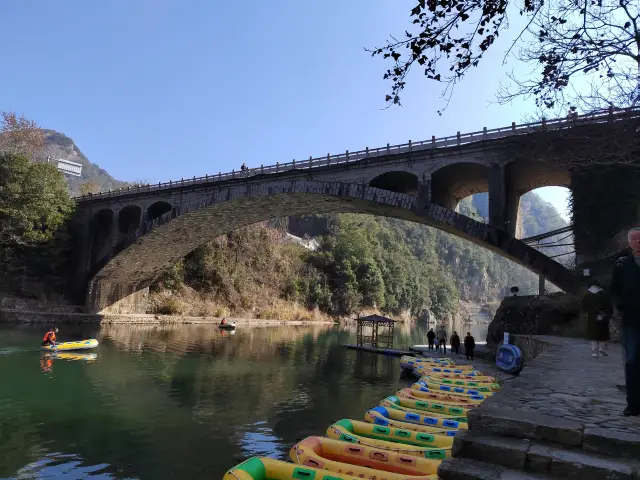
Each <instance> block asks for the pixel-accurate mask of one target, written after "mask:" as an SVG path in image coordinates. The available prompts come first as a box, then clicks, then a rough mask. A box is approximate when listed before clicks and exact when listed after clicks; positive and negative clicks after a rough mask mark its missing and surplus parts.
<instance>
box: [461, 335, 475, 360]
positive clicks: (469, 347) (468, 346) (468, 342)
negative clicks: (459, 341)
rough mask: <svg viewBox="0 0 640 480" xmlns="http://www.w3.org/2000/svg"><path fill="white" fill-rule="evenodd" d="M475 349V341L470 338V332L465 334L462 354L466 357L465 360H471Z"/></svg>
mask: <svg viewBox="0 0 640 480" xmlns="http://www.w3.org/2000/svg"><path fill="white" fill-rule="evenodd" d="M475 348H476V339H475V338H473V337H472V336H471V332H467V336H466V337H464V353H465V355H466V356H467V360H473V350H474V349H475Z"/></svg>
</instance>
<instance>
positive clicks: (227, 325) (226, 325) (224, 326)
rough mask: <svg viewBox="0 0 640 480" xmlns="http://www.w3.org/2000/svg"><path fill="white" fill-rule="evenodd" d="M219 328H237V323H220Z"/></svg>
mask: <svg viewBox="0 0 640 480" xmlns="http://www.w3.org/2000/svg"><path fill="white" fill-rule="evenodd" d="M218 328H219V329H220V330H235V329H236V324H235V323H219V324H218Z"/></svg>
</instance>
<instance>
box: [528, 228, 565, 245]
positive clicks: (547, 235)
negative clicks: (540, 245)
mask: <svg viewBox="0 0 640 480" xmlns="http://www.w3.org/2000/svg"><path fill="white" fill-rule="evenodd" d="M569 232H573V225H567V226H566V227H562V228H558V229H557V230H551V231H550V232H546V233H541V234H539V235H534V236H532V237H527V238H522V239H521V240H522V241H523V242H524V243H535V242H539V241H540V240H545V239H547V238H550V237H554V236H556V235H560V234H561V233H569Z"/></svg>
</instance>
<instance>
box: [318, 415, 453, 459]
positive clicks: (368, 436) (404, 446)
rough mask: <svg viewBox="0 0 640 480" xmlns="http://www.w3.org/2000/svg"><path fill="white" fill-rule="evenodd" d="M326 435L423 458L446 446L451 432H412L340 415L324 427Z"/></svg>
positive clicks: (449, 441)
mask: <svg viewBox="0 0 640 480" xmlns="http://www.w3.org/2000/svg"><path fill="white" fill-rule="evenodd" d="M327 436H328V437H329V438H333V439H335V440H342V441H343V442H353V443H364V444H366V445H369V446H371V447H377V448H383V449H389V450H394V449H401V451H402V452H404V453H409V454H410V455H417V456H424V457H426V458H438V457H433V456H432V455H433V453H434V452H441V451H443V450H447V449H450V448H451V446H452V445H453V436H451V435H446V434H445V435H439V434H435V433H423V432H415V431H413V430H406V429H402V428H394V427H383V426H381V425H372V424H370V423H365V422H360V421H358V420H348V419H342V420H340V421H339V422H336V423H334V424H333V425H331V426H330V427H329V428H328V429H327ZM437 449H440V450H437ZM423 452H427V453H426V454H424V453H423Z"/></svg>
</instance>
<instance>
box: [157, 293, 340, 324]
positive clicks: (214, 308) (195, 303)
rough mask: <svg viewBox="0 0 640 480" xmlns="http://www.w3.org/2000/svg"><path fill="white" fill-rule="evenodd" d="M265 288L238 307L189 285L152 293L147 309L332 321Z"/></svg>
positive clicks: (243, 316) (270, 318) (198, 314)
mask: <svg viewBox="0 0 640 480" xmlns="http://www.w3.org/2000/svg"><path fill="white" fill-rule="evenodd" d="M265 290H266V289H260V288H258V289H256V291H255V292H254V295H252V296H251V297H249V296H248V295H244V297H243V298H242V299H241V301H239V302H238V305H237V306H235V308H234V307H233V306H229V305H226V304H224V303H222V301H220V300H219V299H216V298H215V296H213V295H211V294H206V293H199V292H196V291H195V290H193V289H192V288H190V287H183V288H181V289H180V291H178V292H175V293H172V292H169V291H161V292H155V293H152V294H151V296H150V302H149V311H148V312H149V313H157V314H162V315H183V316H189V317H218V318H219V317H235V318H257V319H262V320H285V321H287V320H288V321H306V322H312V321H332V320H333V319H332V318H331V317H329V316H328V315H326V314H324V313H322V312H320V311H319V310H318V309H314V310H309V309H307V308H304V307H303V306H301V305H298V304H296V303H293V302H288V301H286V300H283V299H281V298H277V297H276V296H275V295H274V294H273V292H271V291H268V290H267V291H265Z"/></svg>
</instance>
